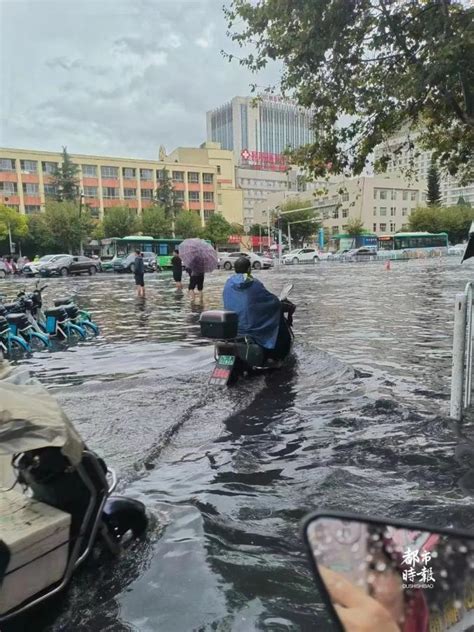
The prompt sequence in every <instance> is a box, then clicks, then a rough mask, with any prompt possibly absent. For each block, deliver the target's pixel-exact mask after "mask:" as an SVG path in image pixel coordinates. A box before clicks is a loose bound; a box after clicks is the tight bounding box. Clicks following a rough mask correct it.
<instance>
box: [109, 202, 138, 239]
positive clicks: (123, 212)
mask: <svg viewBox="0 0 474 632" xmlns="http://www.w3.org/2000/svg"><path fill="white" fill-rule="evenodd" d="M102 223H103V226H104V236H105V237H127V236H128V235H134V234H135V233H136V232H137V230H138V225H139V222H138V219H137V216H136V213H135V211H131V210H130V209H129V208H128V206H115V207H113V208H109V209H107V210H106V211H105V214H104V219H103V222H102Z"/></svg>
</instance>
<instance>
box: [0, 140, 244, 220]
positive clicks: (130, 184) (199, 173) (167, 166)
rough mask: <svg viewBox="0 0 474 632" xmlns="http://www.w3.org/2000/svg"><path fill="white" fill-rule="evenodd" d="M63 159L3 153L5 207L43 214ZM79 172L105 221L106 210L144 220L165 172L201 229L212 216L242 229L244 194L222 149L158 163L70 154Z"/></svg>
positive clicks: (0, 189)
mask: <svg viewBox="0 0 474 632" xmlns="http://www.w3.org/2000/svg"><path fill="white" fill-rule="evenodd" d="M61 156H62V154H61V153H59V152H58V153H55V152H46V151H33V150H29V149H11V148H0V204H5V205H6V206H8V207H10V208H14V209H16V210H17V211H18V212H19V213H24V214H27V215H30V214H32V213H39V212H41V211H43V210H44V207H45V203H46V198H47V197H48V196H54V195H55V191H54V187H53V185H52V174H53V173H54V171H55V169H56V167H57V166H58V165H59V164H60V162H61ZM70 156H71V160H72V162H73V163H75V164H77V165H78V167H79V172H78V179H79V188H80V191H81V193H82V194H83V203H84V205H87V206H88V207H89V208H90V209H91V212H92V215H93V216H94V217H97V218H102V217H103V216H104V214H105V213H106V212H107V209H109V208H112V207H114V206H128V207H129V208H131V209H135V211H136V212H137V214H140V213H141V212H142V211H143V209H145V208H147V207H148V206H151V205H152V203H153V197H154V193H155V191H156V190H157V189H158V188H159V186H160V182H161V180H162V179H163V177H164V172H165V170H167V171H168V175H169V177H171V178H172V181H173V187H174V190H175V192H176V196H177V199H178V201H180V202H181V203H182V205H183V208H185V209H189V210H191V211H195V212H196V213H197V214H199V217H200V219H201V223H202V225H204V223H205V221H206V220H207V219H208V218H209V217H211V215H212V214H213V213H221V214H222V215H223V216H224V217H225V218H226V219H227V220H228V221H229V222H231V223H236V224H243V192H242V190H241V189H240V188H237V186H236V182H235V165H234V158H233V154H232V152H231V151H228V150H224V149H221V148H220V144H219V143H212V142H207V143H203V144H202V145H201V147H199V148H188V147H180V148H178V149H176V150H175V151H173V152H172V153H171V154H170V155H166V154H165V152H164V150H160V159H159V160H140V159H136V158H115V157H108V156H92V155H83V154H70Z"/></svg>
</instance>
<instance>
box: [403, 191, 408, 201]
mask: <svg viewBox="0 0 474 632" xmlns="http://www.w3.org/2000/svg"><path fill="white" fill-rule="evenodd" d="M403 199H404V200H408V191H403Z"/></svg>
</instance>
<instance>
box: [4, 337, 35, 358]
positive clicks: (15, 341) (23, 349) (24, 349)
mask: <svg viewBox="0 0 474 632" xmlns="http://www.w3.org/2000/svg"><path fill="white" fill-rule="evenodd" d="M25 353H31V347H30V346H29V344H28V343H27V342H26V340H23V338H20V337H18V336H13V335H12V336H9V337H8V355H9V357H10V358H11V359H12V360H15V359H16V358H20V357H21V356H22V355H23V354H25Z"/></svg>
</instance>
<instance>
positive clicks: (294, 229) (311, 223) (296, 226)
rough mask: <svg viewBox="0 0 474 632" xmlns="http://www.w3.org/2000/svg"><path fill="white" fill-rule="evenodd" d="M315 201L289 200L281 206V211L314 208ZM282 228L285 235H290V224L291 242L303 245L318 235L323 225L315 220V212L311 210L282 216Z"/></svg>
mask: <svg viewBox="0 0 474 632" xmlns="http://www.w3.org/2000/svg"><path fill="white" fill-rule="evenodd" d="M313 204H314V203H313V201H312V200H308V199H305V200H303V199H300V198H297V199H294V200H288V201H287V202H285V203H284V204H282V205H281V206H280V211H282V212H285V211H296V210H298V209H307V208H308V207H310V206H313ZM280 222H281V224H280V227H281V229H282V231H283V233H284V234H285V235H286V234H288V224H290V234H291V240H292V242H293V243H295V244H302V243H303V242H304V241H306V240H308V238H309V237H312V236H313V235H314V234H315V233H317V231H318V228H319V227H320V226H321V223H320V221H319V220H318V219H316V218H315V212H314V211H311V210H306V211H299V212H297V213H290V214H289V215H281V219H280Z"/></svg>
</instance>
